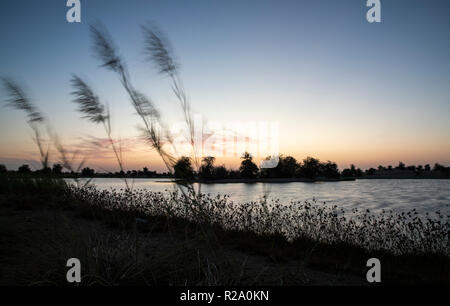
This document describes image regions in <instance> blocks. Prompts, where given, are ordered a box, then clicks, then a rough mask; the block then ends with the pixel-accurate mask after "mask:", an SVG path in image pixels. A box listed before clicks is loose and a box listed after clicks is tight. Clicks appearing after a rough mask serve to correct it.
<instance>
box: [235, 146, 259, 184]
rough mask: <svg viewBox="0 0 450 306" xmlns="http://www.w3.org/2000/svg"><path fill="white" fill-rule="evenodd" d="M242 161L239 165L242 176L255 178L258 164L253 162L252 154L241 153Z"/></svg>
mask: <svg viewBox="0 0 450 306" xmlns="http://www.w3.org/2000/svg"><path fill="white" fill-rule="evenodd" d="M241 159H242V162H241V166H240V167H239V173H240V175H241V177H242V178H255V177H256V175H257V174H258V170H259V169H258V166H257V165H256V164H255V163H254V162H253V156H251V154H250V153H248V152H245V153H244V154H242V157H241Z"/></svg>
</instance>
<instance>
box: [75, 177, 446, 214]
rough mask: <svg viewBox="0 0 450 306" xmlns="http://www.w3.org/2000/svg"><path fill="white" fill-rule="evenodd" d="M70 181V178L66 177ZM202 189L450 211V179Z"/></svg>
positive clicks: (102, 184)
mask: <svg viewBox="0 0 450 306" xmlns="http://www.w3.org/2000/svg"><path fill="white" fill-rule="evenodd" d="M68 181H70V180H68ZM130 182H132V183H133V184H134V188H135V189H147V190H151V191H165V190H170V191H171V190H174V188H176V186H175V184H174V183H171V182H169V181H168V180H166V179H135V180H134V181H133V180H130ZM93 184H95V185H96V186H97V187H98V188H99V189H110V188H116V189H120V188H123V187H124V182H123V180H121V179H117V178H97V179H95V180H93ZM201 188H202V192H203V193H209V194H211V195H217V194H228V195H230V197H231V200H233V201H234V202H245V201H252V200H258V199H259V198H261V196H262V195H263V194H264V192H266V193H268V194H269V198H276V199H279V200H280V202H281V203H290V202H291V200H294V201H303V200H312V199H313V198H315V199H316V200H317V201H318V202H327V204H330V205H338V206H340V207H344V208H346V210H347V209H351V208H353V207H357V208H360V209H370V210H372V211H380V210H381V209H383V208H384V209H394V210H398V211H403V210H411V209H413V208H416V209H417V210H418V211H419V212H422V213H424V212H435V211H437V210H440V211H441V212H442V213H445V214H450V180H406V179H402V180H395V179H392V180H356V181H345V182H318V183H300V182H292V183H252V184H244V183H233V184H207V185H206V184H202V186H201Z"/></svg>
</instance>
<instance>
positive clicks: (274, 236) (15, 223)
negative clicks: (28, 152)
mask: <svg viewBox="0 0 450 306" xmlns="http://www.w3.org/2000/svg"><path fill="white" fill-rule="evenodd" d="M0 186H1V189H0V227H1V232H2V233H3V234H2V236H1V240H0V262H1V269H2V271H1V273H0V275H1V277H0V284H20V285H29V284H34V285H65V284H67V282H66V281H65V273H66V272H67V268H66V267H65V262H66V260H67V259H68V258H70V257H77V258H79V259H80V260H81V262H82V276H83V279H82V285H299V284H301V285H305V284H365V273H366V271H367V268H366V266H365V264H366V261H367V259H368V258H371V257H376V258H379V259H380V260H381V262H382V281H383V283H409V284H415V283H436V282H438V283H449V282H450V280H449V275H450V274H449V271H450V270H449V267H450V261H449V255H448V240H447V239H448V235H445V231H447V232H448V226H449V224H448V217H447V219H445V218H444V217H438V218H434V217H433V218H432V217H430V216H429V217H428V219H429V220H430V221H426V220H423V221H422V223H420V222H419V223H418V222H417V221H414V220H415V219H414V218H415V217H413V214H412V215H411V218H412V219H407V220H403V219H401V220H400V219H399V216H397V215H394V214H392V216H391V214H388V215H387V216H384V217H383V216H380V217H377V218H375V217H373V216H369V215H368V214H367V215H366V214H359V216H360V221H359V222H360V223H359V226H356V225H355V224H354V223H349V224H350V225H344V224H345V222H349V221H344V220H343V219H342V217H343V216H342V215H339V216H337V217H336V216H334V215H332V213H334V212H336V209H332V208H331V209H330V210H328V209H325V208H324V207H322V206H320V205H318V204H312V203H303V204H300V203H293V204H291V206H286V207H278V206H277V205H278V204H277V203H266V204H264V203H256V202H255V203H246V204H242V205H238V204H235V203H232V202H230V201H229V199H228V198H226V197H217V198H211V197H208V196H206V195H202V196H201V197H200V198H199V200H198V201H196V202H193V203H180V201H186V200H187V199H188V198H185V197H184V196H183V195H180V194H177V193H168V194H166V193H151V192H144V191H139V190H135V191H131V190H125V191H124V192H115V191H109V192H108V191H98V190H96V189H95V188H76V187H70V186H67V185H65V183H64V181H62V180H57V179H51V178H41V179H35V178H33V179H31V178H26V177H23V178H9V177H6V176H2V177H1V178H0ZM199 203H200V205H198V204H199ZM190 204H191V205H190ZM264 205H265V206H264ZM307 207H308V208H307ZM313 207H318V208H313ZM290 213H296V215H294V216H290V215H289V214H290ZM354 214H355V216H356V214H357V213H356V212H354ZM407 215H408V214H406V216H407ZM390 216H391V217H390ZM400 216H402V215H400ZM347 217H348V216H347ZM278 218H280V219H278ZM380 218H383V219H384V220H385V222H387V223H388V225H383V226H381V227H377V226H379V220H380ZM404 218H407V217H404ZM307 220H310V221H307ZM361 220H362V221H361ZM364 220H365V221H364ZM375 220H378V221H377V222H375ZM388 220H391V221H388ZM408 220H409V221H408ZM431 220H433V221H431ZM293 221H295V224H294V225H292V227H289V228H288V229H286V228H285V227H286V226H287V225H288V224H289V222H293ZM355 222H356V221H355ZM389 222H397V223H399V225H397V227H395V230H402V231H404V230H408V231H409V232H408V234H405V233H404V234H399V233H395V230H394V229H393V228H392V227H393V225H392V224H394V223H389ZM411 222H412V223H411ZM352 224H353V225H352ZM408 224H409V225H408ZM420 224H422V225H420ZM414 226H415V228H414ZM418 226H419V227H418ZM423 228H428V231H429V232H428V233H426V234H424V237H422V236H421V235H418V234H416V232H417V231H418V230H420V229H423ZM362 229H363V230H362ZM369 229H370V230H372V231H376V232H375V233H370V232H368V231H369ZM388 229H389V230H388ZM294 230H295V231H297V235H296V236H294V235H293V233H294V232H293V231H294ZM342 230H349V231H353V232H350V233H343V232H342ZM361 230H362V231H361ZM360 231H361V232H360ZM383 231H384V232H383ZM358 233H361V234H360V235H361V237H359V236H358ZM382 237H384V242H383V243H379V242H377V241H378V240H377V239H381V238H382ZM420 237H422V238H420ZM375 238H376V239H375ZM402 239H403V240H402ZM414 239H417V240H414ZM426 239H434V240H433V242H432V243H431V242H430V243H425V241H426ZM363 241H366V242H367V241H371V243H369V244H367V243H366V244H361V243H360V244H358V242H363ZM401 241H403V242H401ZM388 242H389V243H388ZM377 243H378V244H377ZM420 244H423V246H420ZM376 246H378V247H376ZM387 246H395V247H397V248H400V249H395V248H391V249H388V248H387ZM419 246H420V247H419ZM414 248H415V249H414ZM446 252H447V253H446Z"/></svg>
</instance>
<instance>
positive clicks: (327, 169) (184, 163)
mask: <svg viewBox="0 0 450 306" xmlns="http://www.w3.org/2000/svg"><path fill="white" fill-rule="evenodd" d="M241 160H242V161H241V164H240V167H239V168H238V169H227V168H226V167H225V166H224V165H215V162H216V158H215V157H213V156H206V157H203V158H202V160H201V165H200V167H199V169H198V171H195V170H194V167H193V164H192V160H191V158H190V157H186V156H182V157H180V158H179V159H178V160H177V161H176V163H175V165H174V174H173V175H172V174H170V173H158V172H156V171H151V170H149V169H148V168H147V167H144V168H143V169H142V170H128V171H126V172H125V171H123V170H121V171H117V172H106V173H97V172H95V170H94V169H92V168H89V167H84V168H83V169H82V170H81V171H80V173H75V172H73V171H72V172H63V167H62V166H61V164H54V165H53V167H52V168H50V167H45V168H43V169H40V170H36V171H32V170H31V168H30V166H29V165H27V164H24V165H22V166H20V167H19V168H18V169H17V171H9V172H17V173H19V174H36V175H56V176H63V175H64V176H69V177H70V176H75V175H78V176H82V177H94V176H96V177H136V178H139V177H141V178H157V177H175V178H178V179H184V180H187V181H193V180H196V179H200V180H205V181H207V180H223V179H256V178H308V179H317V178H325V179H339V178H360V177H370V176H383V175H384V176H389V175H395V174H399V173H400V174H415V175H420V174H426V173H439V174H442V175H445V176H450V167H445V166H443V165H441V164H439V163H436V164H434V166H433V167H431V166H430V165H429V164H426V165H418V166H415V165H410V166H406V165H405V164H404V163H403V162H399V164H398V165H397V166H396V167H393V166H391V165H389V166H381V165H380V166H378V167H377V168H369V169H366V170H364V171H363V170H362V169H361V168H356V166H355V165H353V164H352V165H351V166H350V167H349V168H345V169H343V170H342V171H340V170H339V168H338V165H337V164H336V163H335V162H332V161H326V162H321V161H320V160H319V159H317V158H314V157H309V156H308V157H306V158H305V159H303V160H302V161H297V159H295V158H294V157H292V156H283V155H281V156H280V157H279V161H278V164H277V166H276V167H274V168H260V167H258V166H257V165H256V163H255V162H254V159H253V156H252V155H251V154H250V153H248V152H245V153H244V154H243V155H242V156H241ZM6 172H8V170H7V168H6V166H5V165H1V164H0V173H6Z"/></svg>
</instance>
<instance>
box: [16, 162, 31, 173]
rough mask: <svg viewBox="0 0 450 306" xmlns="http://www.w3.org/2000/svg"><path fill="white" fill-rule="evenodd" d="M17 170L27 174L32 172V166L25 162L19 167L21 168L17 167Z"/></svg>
mask: <svg viewBox="0 0 450 306" xmlns="http://www.w3.org/2000/svg"><path fill="white" fill-rule="evenodd" d="M17 172H19V173H22V174H25V173H31V169H30V166H28V165H26V164H24V165H22V166H20V167H19V169H17Z"/></svg>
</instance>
